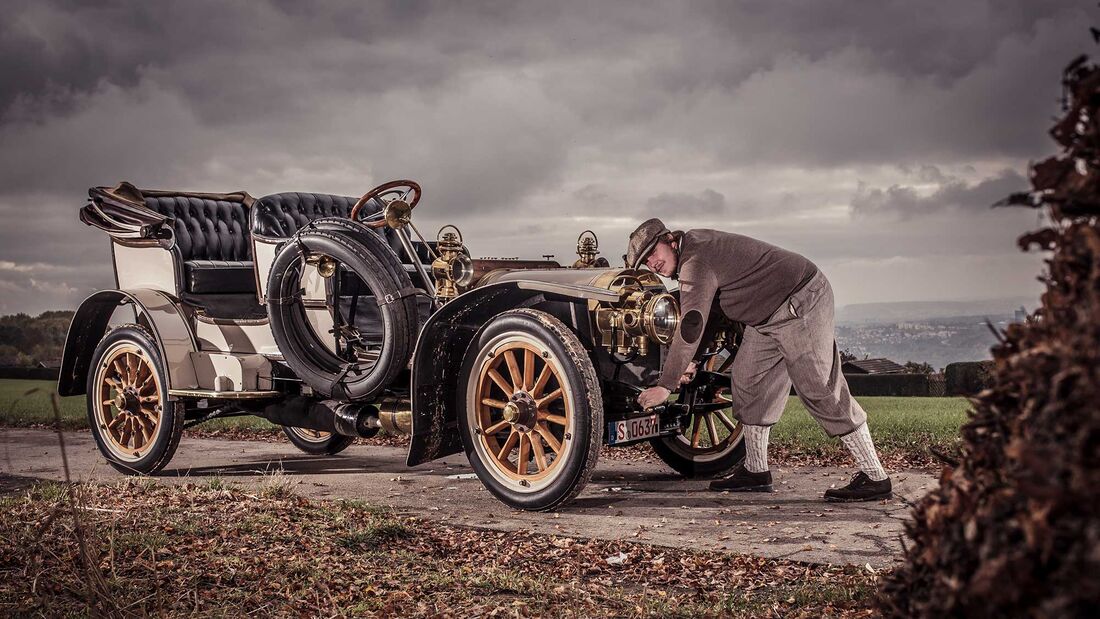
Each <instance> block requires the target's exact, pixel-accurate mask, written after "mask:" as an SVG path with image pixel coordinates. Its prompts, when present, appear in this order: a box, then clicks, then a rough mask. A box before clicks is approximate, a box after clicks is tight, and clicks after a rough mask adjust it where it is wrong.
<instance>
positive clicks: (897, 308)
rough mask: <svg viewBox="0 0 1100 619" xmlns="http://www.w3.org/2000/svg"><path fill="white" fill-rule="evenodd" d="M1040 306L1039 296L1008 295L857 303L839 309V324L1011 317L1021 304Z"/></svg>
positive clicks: (1022, 305) (837, 317)
mask: <svg viewBox="0 0 1100 619" xmlns="http://www.w3.org/2000/svg"><path fill="white" fill-rule="evenodd" d="M1038 305H1039V299H1038V298H1036V297H1006V298H1003V299H990V300H986V301H912V302H903V303H854V304H852V305H845V306H843V307H841V308H839V309H838V310H837V314H836V321H837V323H838V324H868V323H891V322H911V321H926V320H934V319H939V318H952V317H957V316H989V317H991V318H992V317H994V316H1012V315H1013V313H1014V312H1015V311H1016V310H1017V309H1019V308H1020V307H1024V308H1026V309H1027V310H1028V311H1032V310H1034V309H1035V308H1036V307H1038Z"/></svg>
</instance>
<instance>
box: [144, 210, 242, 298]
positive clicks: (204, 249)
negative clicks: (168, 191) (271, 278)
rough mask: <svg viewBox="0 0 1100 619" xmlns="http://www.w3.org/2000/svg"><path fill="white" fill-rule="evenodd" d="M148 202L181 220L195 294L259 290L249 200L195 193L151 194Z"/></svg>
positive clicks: (186, 270)
mask: <svg viewBox="0 0 1100 619" xmlns="http://www.w3.org/2000/svg"><path fill="white" fill-rule="evenodd" d="M145 206H147V207H148V208H150V209H152V210H154V211H157V212H158V213H161V214H162V215H168V216H170V217H172V218H173V219H174V220H175V223H174V237H175V251H177V252H178V255H179V258H180V260H182V262H183V277H184V282H183V283H184V287H185V288H186V291H187V292H190V293H193V294H243V293H253V294H255V292H256V278H255V273H254V269H253V263H252V245H251V243H250V239H249V228H248V212H247V208H246V207H245V205H244V204H242V203H240V202H232V201H228V200H213V199H207V198H200V197H195V196H182V195H180V196H172V195H156V196H148V195H147V196H145Z"/></svg>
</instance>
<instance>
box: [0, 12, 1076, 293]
mask: <svg viewBox="0 0 1100 619" xmlns="http://www.w3.org/2000/svg"><path fill="white" fill-rule="evenodd" d="M1092 7H1093V3H1085V2H1069V1H1064V2H1058V1H1050V0H1047V1H1041V2H1040V1H1034V0H1003V1H1001V0H988V1H987V0H957V1H952V2H942V1H928V2H919V1H914V0H896V1H895V0H873V1H872V0H867V1H859V0H847V1H844V2H839V1H835V2H832V1H818V2H812V3H806V2H777V1H772V0H759V1H717V0H716V1H713V2H707V1H700V2H674V1H670V0H661V1H659V2H655V3H651V4H649V3H638V2H631V3H611V2H577V3H571V2H562V1H555V2H521V3H509V2H455V1H441V2H410V1H403V2H392V3H382V2H362V1H360V0H346V1H343V2H340V1H328V2H314V3H307V2H304V1H300V0H293V1H291V0H286V1H278V0H270V1H266V2H263V1H258V0H257V1H247V2H245V1H241V2H222V1H219V2H213V1H203V0H186V1H179V2H168V1H165V2H140V1H136V0H135V1H133V2H76V1H73V2H65V1H59V0H25V1H24V0H14V1H13V0H7V1H6V2H5V8H4V19H3V21H2V22H0V313H11V312H16V311H29V312H38V311H41V310H44V309H50V308H67V307H74V306H75V305H76V304H77V303H79V301H80V299H82V298H83V297H84V296H86V295H87V294H89V293H91V292H92V291H94V290H96V289H99V288H104V287H109V286H110V285H111V276H110V270H109V269H110V267H109V262H108V260H109V253H108V249H107V241H106V237H105V236H103V235H102V234H101V233H99V232H97V231H95V230H94V229H91V228H87V227H85V226H83V225H82V224H80V223H79V221H78V220H77V209H78V208H79V207H80V206H81V205H82V204H83V202H84V199H85V197H86V195H87V189H88V187H91V186H93V185H108V184H114V183H115V182H117V181H119V180H122V179H126V180H130V181H132V182H134V183H135V184H137V185H138V186H140V187H155V188H166V189H190V190H200V191H231V190H240V189H243V190H246V191H248V192H249V193H251V194H252V195H253V196H262V195H265V194H268V193H274V192H278V191H315V192H325V193H338V194H344V195H359V194H361V193H363V192H365V191H366V190H367V189H369V188H371V187H372V186H374V185H376V184H378V183H380V182H382V181H385V180H388V179H391V178H402V177H406V178H413V179H417V180H418V181H420V182H421V184H422V185H423V186H424V189H425V197H424V199H423V201H422V202H421V204H420V206H419V207H418V208H417V213H416V216H417V221H419V223H420V226H421V229H422V230H424V231H427V232H434V230H436V229H437V228H438V227H439V226H440V225H442V224H444V223H455V224H457V225H458V226H459V227H460V228H461V229H462V231H463V233H464V235H465V237H466V240H467V244H468V245H470V247H471V250H472V252H473V253H474V255H504V256H528V257H530V256H537V255H539V254H544V253H551V254H556V255H557V256H558V258H559V259H563V260H568V261H571V260H572V259H573V248H574V246H575V239H576V236H577V234H578V233H579V232H580V231H581V230H584V229H586V228H591V229H593V230H595V231H596V233H597V234H598V235H599V237H600V240H601V245H602V248H603V249H604V254H605V255H607V256H609V257H611V258H612V259H613V263H614V262H615V261H616V260H615V259H614V257H617V256H621V255H622V253H623V251H624V248H625V245H626V236H627V234H628V233H629V232H630V230H632V229H633V227H634V226H635V225H637V223H638V222H639V221H640V220H642V219H644V218H646V217H650V216H653V215H658V216H661V217H663V218H665V219H666V221H667V222H668V223H670V224H671V225H672V226H674V227H679V228H685V229H686V228H691V227H713V228H719V229H724V230H730V231H736V232H741V233H745V234H749V235H752V236H756V237H758V238H761V239H764V240H767V241H770V242H773V243H776V244H779V245H782V246H785V247H788V248H790V249H794V250H796V251H799V252H801V253H803V254H805V255H806V256H808V257H810V258H811V259H812V260H814V261H815V262H816V263H817V264H818V265H820V266H821V267H822V268H823V269H824V270H825V271H826V273H827V274H828V275H829V277H830V279H831V280H832V281H833V283H834V287H835V288H836V296H837V302H838V304H841V305H844V304H849V303H862V302H875V301H911V300H973V299H987V298H996V297H1007V296H1015V295H1034V294H1036V293H1037V290H1038V289H1037V284H1036V283H1035V276H1036V274H1037V273H1038V271H1039V269H1040V267H1041V262H1040V258H1039V257H1038V256H1026V255H1021V254H1019V253H1018V252H1017V251H1016V250H1015V247H1014V239H1015V237H1016V236H1017V235H1018V234H1019V233H1020V232H1022V231H1024V230H1027V229H1029V228H1032V227H1034V226H1036V225H1037V224H1038V223H1039V220H1038V218H1037V215H1036V213H1034V212H1029V211H1020V210H1002V209H998V210H991V209H990V208H989V205H990V204H991V203H992V202H994V201H995V200H996V199H998V198H1000V197H1001V196H1003V195H1005V194H1006V193H1008V192H1011V191H1013V190H1018V189H1021V188H1023V187H1024V186H1025V185H1026V181H1025V176H1026V166H1027V162H1028V161H1029V160H1035V159H1038V158H1040V157H1043V156H1046V155H1048V154H1050V153H1051V152H1052V142H1051V141H1050V139H1049V138H1048V137H1047V136H1046V130H1047V128H1048V127H1049V126H1050V124H1051V120H1052V118H1053V117H1054V115H1055V114H1057V113H1058V97H1059V94H1060V89H1059V77H1060V70H1061V68H1062V67H1063V66H1064V65H1065V64H1066V63H1067V62H1068V61H1069V60H1071V59H1072V58H1073V57H1074V56H1075V55H1077V54H1079V53H1082V52H1088V51H1091V49H1092V47H1093V46H1092V43H1091V39H1090V37H1089V34H1088V31H1087V25H1088V24H1089V23H1093V22H1094V21H1096V20H1095V17H1096V15H1095V13H1096V11H1095V9H1093V8H1092Z"/></svg>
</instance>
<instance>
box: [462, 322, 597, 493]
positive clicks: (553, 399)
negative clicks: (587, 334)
mask: <svg viewBox="0 0 1100 619" xmlns="http://www.w3.org/2000/svg"><path fill="white" fill-rule="evenodd" d="M463 381H464V382H465V384H466V410H465V423H463V424H461V426H462V428H461V429H462V432H463V441H464V444H465V446H466V453H467V455H468V456H469V458H470V462H471V465H472V466H473V467H474V470H475V472H476V473H477V474H478V477H479V478H480V479H481V480H482V482H483V483H484V484H485V486H486V487H487V488H488V489H489V490H490V491H492V492H493V493H494V494H496V495H497V496H498V497H499V498H501V499H502V500H503V501H504V502H505V503H508V504H509V505H512V506H513V507H517V508H520V509H537V510H540V509H551V508H553V507H555V506H557V505H560V504H561V503H563V502H565V501H567V500H569V499H571V498H572V497H573V496H575V495H576V493H577V492H579V491H580V489H581V487H583V485H584V484H585V483H586V482H587V480H588V476H589V475H590V474H591V469H592V468H594V466H595V462H596V458H597V457H598V454H599V447H600V443H601V437H602V431H603V408H602V401H601V399H600V395H599V382H598V380H597V379H596V374H595V369H594V368H593V367H592V362H591V361H590V360H589V358H588V355H587V353H586V352H585V350H584V348H583V346H582V345H581V343H580V341H579V340H577V338H576V336H575V335H574V334H573V333H572V332H571V331H569V330H568V329H567V328H566V327H565V325H564V324H562V323H561V322H560V321H558V320H557V319H556V318H554V317H552V316H550V315H549V314H545V313H543V312H539V311H535V310H512V311H509V312H505V313H504V314H501V315H500V316H498V317H497V318H495V319H494V320H493V321H492V322H491V323H490V324H489V325H488V326H487V327H486V328H485V329H484V330H483V331H482V332H481V334H480V335H479V338H478V339H477V340H476V341H475V342H474V343H473V344H471V346H470V349H469V353H468V354H467V358H466V360H465V363H464V366H463Z"/></svg>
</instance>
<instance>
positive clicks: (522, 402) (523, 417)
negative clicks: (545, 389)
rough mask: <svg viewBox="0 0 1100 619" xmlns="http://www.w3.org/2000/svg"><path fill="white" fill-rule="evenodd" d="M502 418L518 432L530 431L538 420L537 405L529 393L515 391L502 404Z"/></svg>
mask: <svg viewBox="0 0 1100 619" xmlns="http://www.w3.org/2000/svg"><path fill="white" fill-rule="evenodd" d="M504 420H505V421H507V422H508V423H510V424H512V427H514V428H515V429H516V430H518V431H519V432H530V431H531V430H532V429H533V428H534V427H535V424H536V423H537V422H538V405H537V404H536V403H535V399H534V398H533V397H531V394H529V393H527V392H526V391H518V390H517V391H516V392H515V393H514V394H512V397H511V398H509V400H508V404H506V405H505V406H504Z"/></svg>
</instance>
